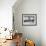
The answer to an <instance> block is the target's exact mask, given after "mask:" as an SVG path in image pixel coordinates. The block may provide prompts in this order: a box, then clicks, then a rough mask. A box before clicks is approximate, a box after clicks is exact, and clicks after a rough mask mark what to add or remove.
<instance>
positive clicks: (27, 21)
mask: <svg viewBox="0 0 46 46" xmlns="http://www.w3.org/2000/svg"><path fill="white" fill-rule="evenodd" d="M22 25H23V26H36V25H37V14H22Z"/></svg>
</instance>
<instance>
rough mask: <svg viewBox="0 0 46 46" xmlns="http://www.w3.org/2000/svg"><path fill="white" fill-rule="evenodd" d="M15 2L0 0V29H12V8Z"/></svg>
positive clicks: (13, 0)
mask: <svg viewBox="0 0 46 46" xmlns="http://www.w3.org/2000/svg"><path fill="white" fill-rule="evenodd" d="M15 2H16V0H0V27H7V28H9V29H12V6H13V4H14V3H15Z"/></svg>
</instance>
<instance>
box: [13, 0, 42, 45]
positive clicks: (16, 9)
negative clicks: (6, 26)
mask: <svg viewBox="0 0 46 46" xmlns="http://www.w3.org/2000/svg"><path fill="white" fill-rule="evenodd" d="M18 2H19V3H18ZM18 2H16V3H15V5H14V6H13V14H14V20H15V22H14V24H15V31H16V30H17V31H18V32H22V33H23V37H24V39H26V38H27V39H31V40H34V41H35V44H36V46H41V26H40V24H41V23H40V22H41V21H40V17H41V14H40V12H41V11H40V10H41V4H40V3H41V1H40V0H22V2H21V0H20V1H18ZM20 2H21V3H20ZM22 14H37V26H22Z"/></svg>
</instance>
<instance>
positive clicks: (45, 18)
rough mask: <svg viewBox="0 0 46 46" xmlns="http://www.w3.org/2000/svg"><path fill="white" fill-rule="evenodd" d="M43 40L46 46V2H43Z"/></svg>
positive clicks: (44, 0)
mask: <svg viewBox="0 0 46 46" xmlns="http://www.w3.org/2000/svg"><path fill="white" fill-rule="evenodd" d="M41 38H42V39H41V40H42V46H46V0H42V1H41Z"/></svg>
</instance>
